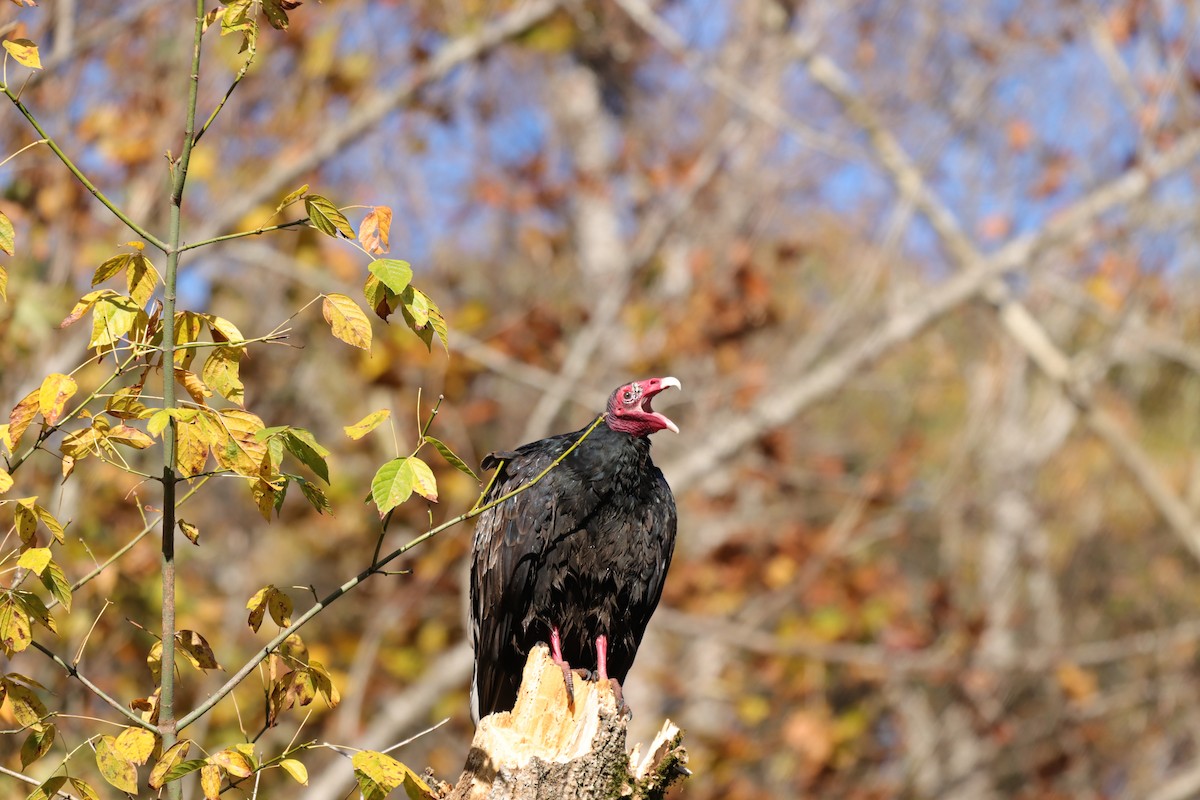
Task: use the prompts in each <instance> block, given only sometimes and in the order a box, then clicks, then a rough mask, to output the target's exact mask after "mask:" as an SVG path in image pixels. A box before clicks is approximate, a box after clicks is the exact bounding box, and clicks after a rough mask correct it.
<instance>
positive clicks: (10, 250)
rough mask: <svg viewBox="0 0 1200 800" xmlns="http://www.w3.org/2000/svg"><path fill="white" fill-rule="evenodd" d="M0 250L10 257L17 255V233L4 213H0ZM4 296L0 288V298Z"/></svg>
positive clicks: (0, 287)
mask: <svg viewBox="0 0 1200 800" xmlns="http://www.w3.org/2000/svg"><path fill="white" fill-rule="evenodd" d="M0 250H2V251H4V252H5V253H7V254H8V255H10V256H13V255H16V254H17V232H16V230H15V229H14V228H13V224H12V220H11V219H9V218H8V215H7V214H5V213H4V212H0ZM3 295H4V288H3V287H2V286H0V296H3Z"/></svg>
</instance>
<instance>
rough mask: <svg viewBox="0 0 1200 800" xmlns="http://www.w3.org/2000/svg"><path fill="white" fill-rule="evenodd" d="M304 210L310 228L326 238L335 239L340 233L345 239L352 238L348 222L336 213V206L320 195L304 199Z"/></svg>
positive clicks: (352, 230) (338, 212)
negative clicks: (310, 225) (310, 224)
mask: <svg viewBox="0 0 1200 800" xmlns="http://www.w3.org/2000/svg"><path fill="white" fill-rule="evenodd" d="M304 210H305V211H306V212H307V213H308V220H309V222H311V223H312V226H313V227H314V228H316V229H317V230H319V231H320V232H321V233H323V234H325V235H326V236H332V237H333V238H335V239H336V238H337V235H338V234H339V233H340V234H341V235H342V236H345V237H346V238H347V239H353V238H354V228H352V227H350V220H348V219H346V215H345V214H343V213H342V212H341V211H338V209H337V206H335V205H334V204H333V203H331V202H330V201H329V200H327V199H326V198H324V197H322V196H321V195H319V194H310V195H309V196H308V197H305V198H304Z"/></svg>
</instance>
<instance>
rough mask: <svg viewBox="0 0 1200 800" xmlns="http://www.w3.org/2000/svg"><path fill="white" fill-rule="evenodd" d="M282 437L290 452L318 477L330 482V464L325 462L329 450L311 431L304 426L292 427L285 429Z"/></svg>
mask: <svg viewBox="0 0 1200 800" xmlns="http://www.w3.org/2000/svg"><path fill="white" fill-rule="evenodd" d="M281 438H282V439H283V445H284V447H286V448H287V450H288V452H289V453H291V454H292V455H294V456H295V457H296V458H297V459H299V461H300V463H302V464H304V466H306V467H308V468H309V469H311V470H312V471H313V472H314V473H315V474H316V475H317V477H319V478H320V479H321V480H323V481H325V482H326V483H329V465H328V464H327V463H326V462H325V459H326V458H327V457H328V456H329V451H328V450H326V449H325V448H324V447H322V446H321V445H320V444H319V443H318V442H317V440H316V439H314V438H313V435H312V434H311V433H309V432H308V431H306V430H304V429H303V428H291V429H289V430H287V431H285V432H284V434H283V435H282V437H281Z"/></svg>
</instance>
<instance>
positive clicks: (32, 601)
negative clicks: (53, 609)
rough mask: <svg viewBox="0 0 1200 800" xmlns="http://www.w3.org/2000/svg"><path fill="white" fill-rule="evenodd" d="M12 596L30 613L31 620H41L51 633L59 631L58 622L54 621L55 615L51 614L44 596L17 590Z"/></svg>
mask: <svg viewBox="0 0 1200 800" xmlns="http://www.w3.org/2000/svg"><path fill="white" fill-rule="evenodd" d="M12 596H13V597H14V598H16V601H17V603H18V604H19V605H20V606H21V608H22V609H24V611H25V613H26V614H28V615H29V619H30V622H31V623H32V622H33V621H37V622H40V623H41V624H42V625H44V626H45V627H46V629H47V630H49V631H50V632H51V633H58V624H57V623H56V622H55V621H54V617H52V616H50V610H49V609H48V608H46V604H45V603H44V602H42V598H40V597H38V596H37V595H36V594H34V593H33V592H26V591H15V592H13V593H12Z"/></svg>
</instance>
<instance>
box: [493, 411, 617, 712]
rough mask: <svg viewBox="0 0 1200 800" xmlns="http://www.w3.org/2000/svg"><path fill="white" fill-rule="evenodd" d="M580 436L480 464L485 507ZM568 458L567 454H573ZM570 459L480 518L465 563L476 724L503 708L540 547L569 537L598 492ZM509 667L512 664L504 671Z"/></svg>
mask: <svg viewBox="0 0 1200 800" xmlns="http://www.w3.org/2000/svg"><path fill="white" fill-rule="evenodd" d="M581 434H582V432H577V433H569V434H563V435H561V436H553V437H550V438H548V439H542V440H540V441H537V442H533V443H531V444H527V445H525V446H524V447H521V448H520V449H518V450H516V451H513V452H507V453H495V454H492V455H490V456H488V457H487V458H485V459H484V461H483V467H484V468H485V469H487V468H489V467H492V466H496V467H497V468H498V470H499V471H498V473H497V475H496V479H495V480H494V481H493V483H492V487H491V489H490V490H489V491H488V495H487V498H486V499H485V502H491V501H493V500H495V499H496V498H498V497H503V496H504V495H505V494H508V493H509V492H511V491H513V490H514V489H517V488H519V487H520V486H523V485H525V484H527V483H529V482H530V481H532V480H533V479H534V478H536V477H537V476H538V475H540V474H541V473H542V471H543V470H545V469H546V468H547V467H548V466H550V465H551V464H553V463H554V461H555V459H557V458H558V457H559V456H561V455H562V454H563V453H564V452H566V451H567V449H569V448H570V447H571V445H572V444H573V443H574V442H575V440H576V439H578V438H579V436H580V435H581ZM573 455H574V454H573ZM570 462H571V459H567V460H565V461H564V462H563V463H561V464H559V465H558V466H557V467H555V468H554V469H552V470H551V471H550V472H549V473H548V474H547V475H546V477H545V478H543V479H542V480H541V481H539V482H538V483H537V484H536V485H535V486H533V487H532V488H530V489H527V490H525V491H524V492H521V493H520V494H518V495H516V496H515V497H512V498H510V499H508V500H506V501H504V502H503V503H501V504H500V505H498V506H496V507H495V508H492V509H489V510H488V511H485V512H484V513H482V514H480V515H479V519H478V520H477V521H476V524H475V540H474V548H473V553H472V560H471V627H472V635H473V638H474V644H475V676H474V680H473V682H472V686H471V710H472V712H473V713H474V715H475V718H476V719H477V720H478V719H479V718H480V717H483V716H486V715H488V714H490V713H492V712H493V711H494V710H496V709H497V708H500V707H505V708H507V707H510V706H511V704H512V702H513V701H514V700H515V698H516V695H517V690H518V688H520V680H521V671H522V669H523V668H524V666H525V665H524V661H523V659H522V660H519V661H514V659H517V658H518V653H517V651H516V650H515V648H514V647H513V646H512V645H513V643H514V639H515V638H516V637H519V636H520V635H521V634H522V633H523V629H522V626H523V624H524V622H525V619H526V613H527V611H528V605H529V598H530V595H531V593H532V586H533V581H534V578H535V575H536V571H537V569H538V566H539V563H540V560H541V557H542V554H543V553H544V552H545V549H546V547H547V544H548V543H549V542H551V541H553V540H554V539H555V538H557V537H560V536H565V535H567V534H570V533H572V532H574V531H575V530H576V529H577V528H578V525H579V523H580V521H581V520H582V519H583V518H584V517H586V514H587V511H586V509H588V508H589V507H594V503H595V500H596V498H595V497H594V492H595V491H596V488H597V487H591V486H587V485H586V482H584V481H581V479H580V477H579V475H578V474H577V473H576V471H575V470H574V469H573V468H572V465H571V463H570ZM510 661H513V663H509V662H510Z"/></svg>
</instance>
